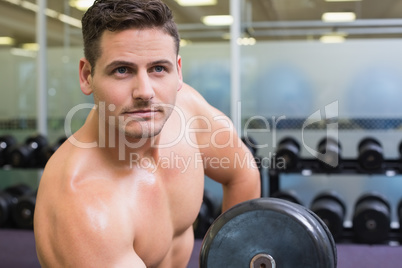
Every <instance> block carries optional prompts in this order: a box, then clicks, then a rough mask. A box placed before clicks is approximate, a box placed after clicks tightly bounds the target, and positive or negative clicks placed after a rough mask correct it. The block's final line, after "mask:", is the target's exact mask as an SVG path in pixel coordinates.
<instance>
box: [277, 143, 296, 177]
mask: <svg viewBox="0 0 402 268" xmlns="http://www.w3.org/2000/svg"><path fill="white" fill-rule="evenodd" d="M299 154H300V145H299V143H298V142H297V141H296V140H295V139H293V138H291V137H286V138H284V139H282V140H281V141H280V142H279V144H278V149H277V150H276V156H275V158H276V160H275V163H276V165H277V166H278V163H282V162H283V167H284V169H285V170H292V169H295V168H296V167H297V162H298V159H299Z"/></svg>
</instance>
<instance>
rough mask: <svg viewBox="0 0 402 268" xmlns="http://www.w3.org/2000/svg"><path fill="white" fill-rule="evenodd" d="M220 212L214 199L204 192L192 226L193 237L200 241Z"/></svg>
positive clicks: (207, 192) (218, 205)
mask: <svg viewBox="0 0 402 268" xmlns="http://www.w3.org/2000/svg"><path fill="white" fill-rule="evenodd" d="M220 212H221V209H220V204H218V202H217V200H216V198H214V196H213V195H212V194H211V193H210V192H209V191H207V190H205V191H204V196H203V200H202V204H201V208H200V211H199V213H198V216H197V219H196V220H195V222H194V224H193V228H194V237H195V238H198V239H202V238H203V237H204V235H205V233H206V232H207V230H208V228H209V227H210V226H211V224H212V223H213V222H214V220H215V219H216V218H217V217H218V215H219V214H220Z"/></svg>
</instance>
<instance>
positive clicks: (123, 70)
mask: <svg viewBox="0 0 402 268" xmlns="http://www.w3.org/2000/svg"><path fill="white" fill-rule="evenodd" d="M116 72H117V73H119V74H125V73H127V68H126V67H119V68H117V69H116Z"/></svg>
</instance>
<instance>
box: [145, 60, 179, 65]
mask: <svg viewBox="0 0 402 268" xmlns="http://www.w3.org/2000/svg"><path fill="white" fill-rule="evenodd" d="M147 65H148V66H155V65H170V66H173V65H174V64H173V63H172V62H171V61H170V60H156V61H153V62H150V63H148V64H147Z"/></svg>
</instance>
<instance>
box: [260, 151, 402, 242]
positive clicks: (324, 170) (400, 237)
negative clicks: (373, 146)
mask: <svg viewBox="0 0 402 268" xmlns="http://www.w3.org/2000/svg"><path fill="white" fill-rule="evenodd" d="M272 161H274V160H273V159H272ZM271 163H274V162H271ZM282 174H301V175H304V176H306V175H307V176H310V175H331V174H344V175H386V176H387V175H388V176H389V175H392V176H394V175H401V174H402V159H384V160H383V162H382V165H381V166H380V167H379V168H377V169H369V170H368V169H365V168H363V167H362V166H361V164H360V162H359V161H358V160H357V159H341V160H340V162H339V165H338V166H337V167H335V168H332V167H330V166H327V165H325V164H323V162H321V161H320V160H318V159H316V158H299V159H298V161H297V165H296V166H295V167H294V168H292V169H283V168H282V169H281V168H275V167H272V168H270V169H269V170H268V180H269V183H268V184H269V196H272V195H273V194H274V193H276V192H278V191H279V190H280V188H281V184H280V177H281V175H282ZM354 240H355V237H354V233H353V228H351V227H348V228H344V230H343V233H342V236H341V238H340V239H339V241H338V242H341V243H342V242H345V243H350V242H354ZM392 241H395V242H397V244H402V226H401V227H400V228H399V229H397V228H390V232H389V234H388V240H387V241H385V242H384V244H391V243H390V242H392Z"/></svg>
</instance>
